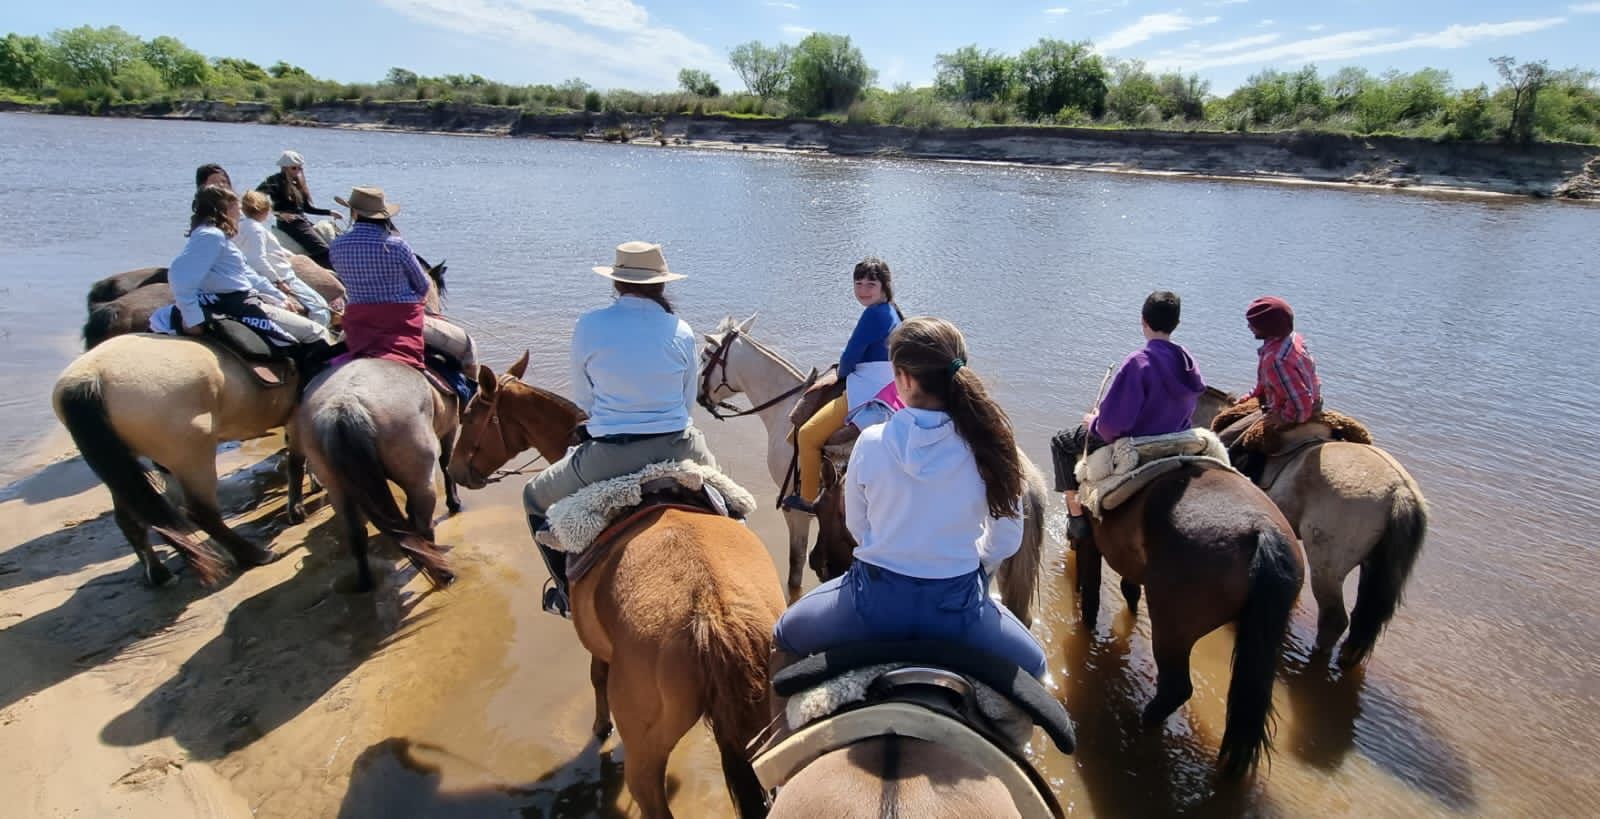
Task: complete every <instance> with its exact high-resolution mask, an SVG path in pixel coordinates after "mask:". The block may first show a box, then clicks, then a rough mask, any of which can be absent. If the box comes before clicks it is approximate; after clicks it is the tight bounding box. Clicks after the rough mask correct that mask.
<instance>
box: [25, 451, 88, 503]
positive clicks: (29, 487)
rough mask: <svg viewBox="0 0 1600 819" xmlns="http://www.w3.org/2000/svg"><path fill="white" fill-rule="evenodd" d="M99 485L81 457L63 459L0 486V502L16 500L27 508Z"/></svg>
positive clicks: (70, 495) (81, 492)
mask: <svg viewBox="0 0 1600 819" xmlns="http://www.w3.org/2000/svg"><path fill="white" fill-rule="evenodd" d="M99 485H100V479H99V478H98V477H96V476H95V474H94V470H92V469H90V468H89V465H88V464H86V463H84V462H83V458H81V457H72V458H67V459H66V460H61V461H56V462H55V463H52V464H49V465H47V466H45V467H44V468H43V469H40V470H39V471H38V472H35V473H33V474H32V475H29V476H27V477H26V478H22V479H21V480H18V481H16V482H14V483H11V484H9V485H7V486H4V487H0V501H8V500H13V499H15V500H20V501H22V502H23V503H25V504H28V505H29V506H34V505H37V504H41V503H49V502H50V501H53V500H60V499H62V498H70V497H72V496H73V495H81V494H83V493H84V492H87V491H89V490H90V489H93V488H95V487H96V486H99Z"/></svg>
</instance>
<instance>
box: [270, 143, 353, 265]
mask: <svg viewBox="0 0 1600 819" xmlns="http://www.w3.org/2000/svg"><path fill="white" fill-rule="evenodd" d="M256 190H258V191H261V192H262V193H264V194H266V195H267V197H268V198H269V199H271V200H272V210H273V212H274V213H276V214H277V215H278V229H279V230H282V231H283V232H284V233H287V234H289V237H290V238H292V239H294V240H295V241H296V242H299V243H300V246H301V247H303V248H305V250H306V255H307V256H310V257H311V259H312V261H315V262H316V263H317V264H319V265H322V266H323V267H327V268H331V267H333V265H331V264H329V263H328V243H327V242H326V241H323V238H322V237H321V236H318V235H317V232H316V231H314V230H312V229H311V220H310V219H307V218H306V216H307V215H308V214H309V215H311V216H331V217H333V218H335V219H343V218H344V215H343V214H341V213H339V212H338V211H333V210H328V209H327V208H319V207H317V206H316V205H313V204H312V203H311V189H310V188H309V187H307V186H306V161H305V159H304V158H303V157H301V156H300V154H299V152H297V151H284V152H283V153H282V154H281V155H280V156H279V157H278V172H277V173H275V174H273V175H271V176H269V177H267V178H266V179H264V180H262V182H261V184H259V185H257V186H256Z"/></svg>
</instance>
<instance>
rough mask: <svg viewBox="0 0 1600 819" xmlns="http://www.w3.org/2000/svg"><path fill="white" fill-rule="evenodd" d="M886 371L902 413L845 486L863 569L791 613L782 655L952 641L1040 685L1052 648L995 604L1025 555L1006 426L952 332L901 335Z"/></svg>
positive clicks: (946, 328)
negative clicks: (1013, 560) (999, 586)
mask: <svg viewBox="0 0 1600 819" xmlns="http://www.w3.org/2000/svg"><path fill="white" fill-rule="evenodd" d="M889 360H890V362H891V364H892V365H893V368H894V381H895V385H896V386H897V387H898V388H899V390H900V398H901V400H903V401H904V402H905V404H906V408H905V409H903V410H901V411H899V412H897V413H895V414H894V416H893V417H892V418H891V419H890V420H889V421H888V423H885V424H880V425H877V426H873V427H869V428H868V429H866V430H865V431H863V432H862V433H861V437H860V439H858V440H857V441H856V447H855V451H854V452H853V453H851V455H850V467H849V469H848V470H847V471H846V473H845V478H844V481H845V485H844V492H845V524H846V526H847V527H848V528H849V529H850V534H852V535H854V536H855V539H856V542H857V543H859V544H860V545H859V546H858V547H857V548H856V552H855V563H854V564H853V565H852V566H851V567H850V570H849V571H848V572H847V573H845V574H844V575H843V576H842V577H837V578H834V579H833V580H830V581H828V582H827V583H824V584H822V585H821V586H818V587H817V588H815V589H813V590H812V591H811V593H809V594H807V595H806V596H805V597H802V598H801V599H800V600H799V601H797V602H796V603H795V604H794V605H793V606H791V607H790V608H789V610H788V611H787V612H785V613H784V614H783V616H782V617H781V618H780V619H779V620H778V625H777V629H776V632H775V636H776V638H777V643H778V648H779V650H780V651H782V652H785V653H787V654H789V655H794V656H804V655H807V654H814V653H816V652H819V651H822V650H824V649H827V648H830V647H832V646H836V645H842V644H845V643H854V642H863V641H873V640H947V641H951V642H957V643H961V644H963V645H965V646H968V647H970V648H972V649H973V650H974V651H977V652H980V653H982V654H985V655H988V656H991V657H994V658H996V659H998V660H1003V661H1005V662H1009V663H1012V664H1014V665H1016V666H1018V667H1020V668H1022V669H1023V670H1024V671H1027V672H1028V673H1030V674H1033V675H1034V676H1036V677H1037V676H1042V675H1043V674H1044V670H1045V656H1044V649H1043V648H1042V647H1040V645H1039V643H1038V641H1037V640H1035V639H1034V637H1033V635H1032V634H1030V633H1029V632H1028V629H1027V627H1025V626H1023V625H1022V623H1021V622H1020V621H1018V620H1017V618H1016V617H1014V616H1013V615H1012V614H1011V612H1009V611H1006V610H1005V609H1003V608H1001V607H1000V605H999V604H997V603H995V602H994V601H993V600H991V599H990V598H989V595H988V594H987V585H988V576H989V575H991V574H993V573H994V571H995V569H996V568H997V567H998V566H999V564H1000V562H1001V561H1003V560H1005V559H1006V558H1008V557H1010V556H1011V555H1013V554H1015V553H1016V551H1017V549H1018V548H1020V547H1021V545H1022V492H1023V485H1024V481H1023V473H1022V460H1021V456H1020V455H1019V454H1018V453H1017V443H1016V438H1015V436H1014V434H1013V432H1012V428H1011V420H1010V419H1009V418H1008V417H1007V416H1006V413H1005V411H1004V410H1002V409H1001V408H1000V406H999V405H998V404H996V403H995V401H994V399H993V398H990V397H989V393H988V391H987V390H986V389H984V386H983V381H982V380H981V379H980V378H979V377H978V375H977V374H976V373H974V372H973V371H972V368H971V367H969V366H968V365H967V349H966V341H965V340H964V339H963V338H962V336H961V331H959V330H957V329H956V328H955V326H954V325H952V324H950V323H949V322H947V321H944V320H942V319H936V318H913V319H911V320H909V321H907V322H905V323H904V324H901V325H900V326H899V328H898V329H896V330H895V331H894V333H893V334H892V335H891V336H890V337H889ZM785 659H787V658H785Z"/></svg>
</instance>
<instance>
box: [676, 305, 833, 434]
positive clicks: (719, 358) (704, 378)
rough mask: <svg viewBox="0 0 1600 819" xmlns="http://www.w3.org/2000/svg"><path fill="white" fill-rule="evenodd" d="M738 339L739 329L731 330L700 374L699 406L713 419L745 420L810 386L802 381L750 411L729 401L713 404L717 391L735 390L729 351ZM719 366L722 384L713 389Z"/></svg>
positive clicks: (712, 352)
mask: <svg viewBox="0 0 1600 819" xmlns="http://www.w3.org/2000/svg"><path fill="white" fill-rule="evenodd" d="M738 337H739V330H738V328H734V329H732V330H729V331H728V333H727V335H725V336H723V337H722V343H721V344H719V345H717V346H715V347H712V348H711V353H710V358H709V360H707V361H706V368H705V369H704V370H703V371H701V373H700V397H699V404H700V406H702V407H705V409H706V412H709V413H711V417H712V418H715V419H717V420H718V421H726V420H728V419H729V418H743V417H744V416H746V415H755V414H756V413H758V412H761V411H762V410H765V409H768V408H770V407H773V406H776V405H777V404H778V402H780V401H783V400H784V399H787V398H791V397H793V396H796V395H799V394H800V393H801V392H803V391H804V390H805V389H806V387H807V386H809V385H808V384H806V383H805V382H804V381H801V382H800V383H799V384H797V385H795V387H794V388H793V389H790V390H788V391H787V392H784V393H783V394H781V395H779V396H777V397H776V398H773V399H771V400H768V401H763V402H761V403H760V404H757V405H755V406H753V407H750V408H749V409H740V408H739V407H737V406H735V405H733V404H730V403H728V402H727V401H716V402H713V401H712V400H711V394H712V393H713V392H714V391H715V390H718V389H723V388H727V389H729V390H732V389H733V386H732V385H731V384H729V383H728V350H729V348H731V347H732V346H733V341H734V339H736V338H738ZM719 366H720V367H721V368H722V370H721V375H722V383H720V384H718V385H717V386H716V387H715V388H713V387H712V386H711V375H712V373H713V372H714V371H715V370H717V368H718V367H719ZM719 410H720V411H719Z"/></svg>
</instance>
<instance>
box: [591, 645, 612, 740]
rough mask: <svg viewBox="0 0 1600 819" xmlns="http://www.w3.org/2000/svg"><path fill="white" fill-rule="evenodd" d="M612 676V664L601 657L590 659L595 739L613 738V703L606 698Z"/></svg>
mask: <svg viewBox="0 0 1600 819" xmlns="http://www.w3.org/2000/svg"><path fill="white" fill-rule="evenodd" d="M609 676H611V664H610V663H606V662H603V661H601V659H600V658H599V657H590V658H589V683H590V684H591V685H593V686H594V738H595V739H601V740H603V739H605V738H606V737H608V736H611V703H610V702H609V701H608V700H607V697H606V678H607V677H609Z"/></svg>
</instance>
